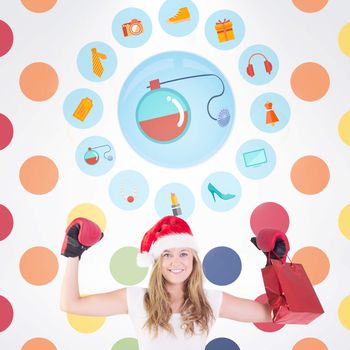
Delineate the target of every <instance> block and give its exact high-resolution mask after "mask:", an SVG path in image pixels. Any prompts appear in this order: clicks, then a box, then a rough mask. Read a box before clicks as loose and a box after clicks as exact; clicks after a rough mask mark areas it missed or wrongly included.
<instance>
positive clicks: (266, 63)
mask: <svg viewBox="0 0 350 350" xmlns="http://www.w3.org/2000/svg"><path fill="white" fill-rule="evenodd" d="M254 56H263V57H264V58H265V61H264V66H265V71H266V73H268V74H271V71H272V63H271V62H270V61H269V60H268V59H267V58H266V56H265V55H263V54H262V53H260V52H256V53H254V54H252V55H251V56H250V57H249V60H248V66H247V74H248V75H249V76H250V77H253V76H254V75H255V73H254V67H253V64H252V63H250V60H251V59H252V58H253V57H254Z"/></svg>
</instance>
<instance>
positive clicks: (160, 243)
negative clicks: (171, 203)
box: [137, 216, 198, 267]
mask: <svg viewBox="0 0 350 350" xmlns="http://www.w3.org/2000/svg"><path fill="white" fill-rule="evenodd" d="M181 247H186V248H192V249H194V250H196V251H197V250H198V248H197V244H196V242H195V240H194V237H193V234H192V231H191V229H190V227H189V226H188V224H187V222H186V221H185V220H183V219H180V218H179V217H177V216H165V217H163V218H162V219H160V220H159V221H158V222H157V223H156V224H155V225H154V226H153V227H152V228H151V229H150V230H148V231H147V232H146V233H145V235H144V236H143V239H142V242H141V248H140V253H139V254H138V255H137V264H138V265H139V266H141V267H149V266H151V265H152V264H153V263H154V261H155V260H156V259H158V258H159V257H160V255H161V254H162V252H163V251H164V250H166V249H171V248H181Z"/></svg>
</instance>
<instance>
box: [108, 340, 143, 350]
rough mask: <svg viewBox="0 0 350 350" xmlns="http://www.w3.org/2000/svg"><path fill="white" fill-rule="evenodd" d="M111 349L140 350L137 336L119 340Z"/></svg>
mask: <svg viewBox="0 0 350 350" xmlns="http://www.w3.org/2000/svg"><path fill="white" fill-rule="evenodd" d="M111 350H139V344H138V342H137V339H135V338H124V339H120V340H118V341H117V342H116V343H115V344H114V345H113V347H112V349H111Z"/></svg>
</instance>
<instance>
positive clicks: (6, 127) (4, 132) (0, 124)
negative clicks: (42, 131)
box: [0, 41, 13, 150]
mask: <svg viewBox="0 0 350 350" xmlns="http://www.w3.org/2000/svg"><path fill="white" fill-rule="evenodd" d="M0 42H1V41H0ZM12 137H13V127H12V123H11V122H10V120H9V119H8V118H7V117H6V116H4V115H3V114H1V113H0V150H2V149H4V148H5V147H7V146H8V144H9V143H10V142H11V140H12Z"/></svg>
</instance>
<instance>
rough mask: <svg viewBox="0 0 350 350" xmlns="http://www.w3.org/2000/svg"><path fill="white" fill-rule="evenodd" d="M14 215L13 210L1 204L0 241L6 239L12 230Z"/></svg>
mask: <svg viewBox="0 0 350 350" xmlns="http://www.w3.org/2000/svg"><path fill="white" fill-rule="evenodd" d="M12 228H13V217H12V214H11V212H10V211H9V210H8V209H7V208H6V207H5V206H3V205H1V204H0V241H2V240H3V239H5V238H6V237H7V236H8V235H9V234H10V233H11V231H12Z"/></svg>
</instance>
